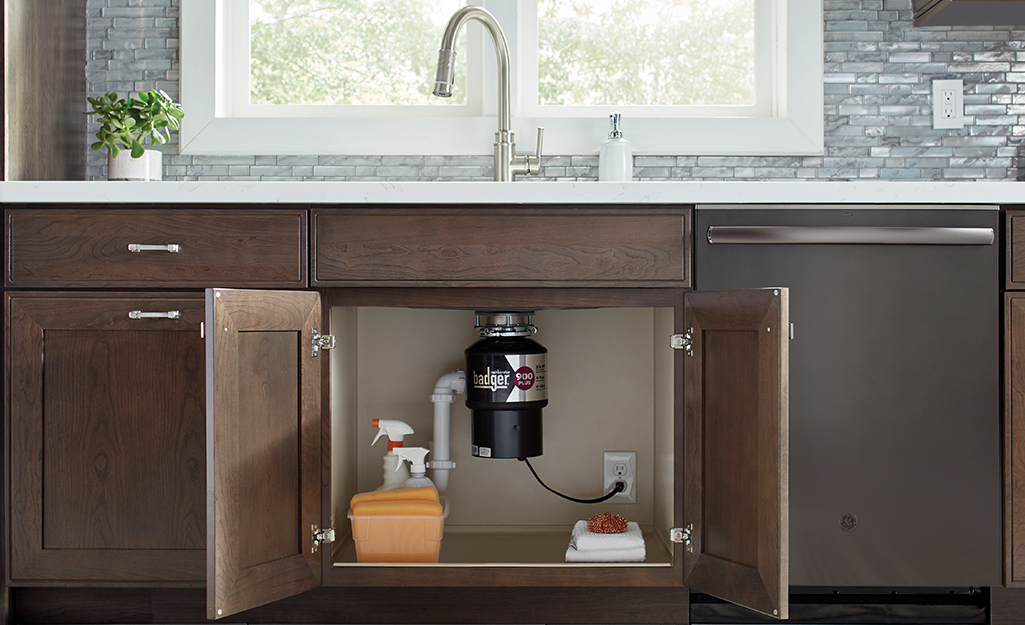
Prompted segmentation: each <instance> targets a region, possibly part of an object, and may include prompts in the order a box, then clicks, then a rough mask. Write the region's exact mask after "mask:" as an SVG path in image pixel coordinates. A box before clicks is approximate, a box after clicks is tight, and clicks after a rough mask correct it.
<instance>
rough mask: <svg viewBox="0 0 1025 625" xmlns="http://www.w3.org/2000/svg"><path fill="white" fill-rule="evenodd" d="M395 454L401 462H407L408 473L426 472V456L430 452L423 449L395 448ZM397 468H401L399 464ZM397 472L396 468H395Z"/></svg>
mask: <svg viewBox="0 0 1025 625" xmlns="http://www.w3.org/2000/svg"><path fill="white" fill-rule="evenodd" d="M394 451H395V453H396V454H397V455H398V457H399V458H400V459H402V460H405V461H407V462H409V465H410V466H409V472H410V473H426V472H427V460H426V458H427V454H428V453H429V452H430V451H431V450H430V449H427V448H425V447H397V448H395V450H394ZM399 466H402V465H401V464H400V465H399ZM395 470H396V471H398V470H399V469H398V467H396V468H395Z"/></svg>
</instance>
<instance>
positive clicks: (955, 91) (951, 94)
mask: <svg viewBox="0 0 1025 625" xmlns="http://www.w3.org/2000/svg"><path fill="white" fill-rule="evenodd" d="M932 127H933V128H964V82H963V81H962V80H934V81H932Z"/></svg>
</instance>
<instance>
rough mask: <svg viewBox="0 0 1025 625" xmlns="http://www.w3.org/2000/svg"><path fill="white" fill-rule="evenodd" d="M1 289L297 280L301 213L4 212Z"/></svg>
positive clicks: (302, 247) (302, 278)
mask: <svg viewBox="0 0 1025 625" xmlns="http://www.w3.org/2000/svg"><path fill="white" fill-rule="evenodd" d="M6 217H7V250H8V258H9V262H8V265H7V275H6V285H7V286H8V287H13V288H19V287H34V286H48V287H57V286H59V287H68V286H89V287H103V286H144V287H151V286H172V287H182V286H209V285H217V286H226V287H228V286H235V285H257V286H268V287H270V286H274V287H278V286H305V285H306V260H305V256H306V211H305V210H302V209H278V210H262V209H257V210H248V211H247V210H241V209H234V210H231V209H227V210H226V209H216V210H215V209H179V208H175V207H168V208H157V209H127V210H125V209H120V210H119V209H105V208H77V209H62V208H41V209H9V210H8V211H7V213H6Z"/></svg>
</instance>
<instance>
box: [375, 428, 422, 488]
mask: <svg viewBox="0 0 1025 625" xmlns="http://www.w3.org/2000/svg"><path fill="white" fill-rule="evenodd" d="M370 424H371V425H373V426H374V427H375V428H377V436H375V437H374V442H373V443H370V444H371V445H373V444H374V443H376V442H377V439H379V438H381V437H382V436H385V435H387V436H388V453H386V454H384V483H383V484H381V485H380V486H379V487H377V488H376V489H374V490H391V489H393V488H402V485H403V484H405V483H406V480H408V479H409V470H408V469H407V468H406V463H405V462H403V461H402V459H401V458H399V455H398V454H397V453H395V451H396V450H397V449H403V447H402V437H403V436H405V435H407V434H412V433H413V428H412V427H410V426H409V424H408V423H406V422H405V421H397V420H395V419H374V420H373V421H371V422H370Z"/></svg>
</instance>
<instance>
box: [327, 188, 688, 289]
mask: <svg viewBox="0 0 1025 625" xmlns="http://www.w3.org/2000/svg"><path fill="white" fill-rule="evenodd" d="M690 223H691V211H690V209H689V208H657V209H652V208H650V207H618V208H615V209H604V208H592V207H587V208H578V207H566V208H547V209H537V208H524V207H495V206H487V207H479V208H469V207H468V208H445V209H429V208H422V209H399V208H394V209H390V208H382V209H351V210H347V209H333V210H330V209H326V210H320V211H315V212H314V231H315V234H314V237H315V243H314V246H315V251H314V275H313V282H314V284H316V285H322V286H361V285H362V286H367V285H372V284H374V283H378V284H387V285H394V286H401V285H407V286H415V285H424V286H427V285H430V286H627V287H629V286H635V287H650V286H672V287H686V286H689V285H690V275H691V268H690V227H691V226H690Z"/></svg>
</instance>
